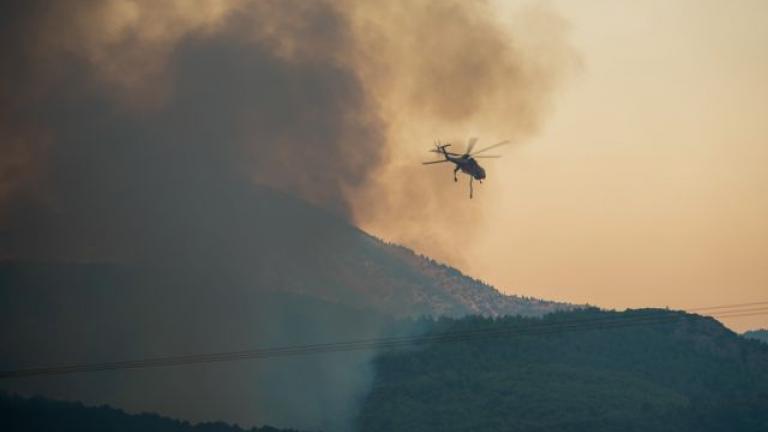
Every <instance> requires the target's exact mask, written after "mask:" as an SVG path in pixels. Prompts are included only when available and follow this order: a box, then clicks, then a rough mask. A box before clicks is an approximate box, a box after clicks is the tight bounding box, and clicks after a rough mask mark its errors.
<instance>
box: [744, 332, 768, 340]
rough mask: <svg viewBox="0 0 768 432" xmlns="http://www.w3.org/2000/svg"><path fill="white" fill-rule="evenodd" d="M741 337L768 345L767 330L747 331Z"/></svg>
mask: <svg viewBox="0 0 768 432" xmlns="http://www.w3.org/2000/svg"><path fill="white" fill-rule="evenodd" d="M742 335H743V336H744V337H745V338H748V339H755V340H759V341H761V342H765V343H768V330H766V329H758V330H748V331H745V332H744V333H743V334H742Z"/></svg>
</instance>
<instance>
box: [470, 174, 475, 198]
mask: <svg viewBox="0 0 768 432" xmlns="http://www.w3.org/2000/svg"><path fill="white" fill-rule="evenodd" d="M474 179H475V178H474V177H472V176H469V199H472V180H474Z"/></svg>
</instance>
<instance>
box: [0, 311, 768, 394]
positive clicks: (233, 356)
mask: <svg viewBox="0 0 768 432" xmlns="http://www.w3.org/2000/svg"><path fill="white" fill-rule="evenodd" d="M759 305H768V302H753V303H742V304H735V305H721V306H710V307H704V308H697V309H691V310H690V311H694V310H695V311H704V310H718V312H716V313H713V314H711V315H710V316H711V317H718V318H734V317H745V316H757V315H767V314H768V306H763V307H753V308H746V307H748V306H759ZM630 314H631V315H629V316H627V315H622V316H606V317H599V318H581V319H572V320H558V319H557V318H556V317H554V318H553V317H549V318H543V319H540V322H537V323H532V324H526V325H507V326H501V327H498V326H495V327H491V328H486V329H474V330H455V331H447V332H444V333H440V334H433V335H420V336H401V337H387V338H375V339H359V340H352V341H344V342H335V343H325V344H312V345H294V346H285V347H273V348H263V349H255V350H246V351H235V352H222V353H210V354H197V355H186V356H170V357H158V358H147V359H139V360H128V361H116V362H105V363H93V364H79V365H68V366H55V367H40V368H28V369H17V370H9V371H0V379H2V378H19V377H31V376H42V375H61V374H70V373H79V372H96V371H105V370H117V369H138V368H149V367H160V366H181V365H187V364H203V363H214V362H224V361H235V360H246V359H267V358H275V357H293V356H303V355H314V354H323V353H332V352H347V351H358V350H372V349H380V350H384V349H396V348H407V347H413V346H418V345H424V344H430V343H449V342H460V341H466V340H472V339H476V338H489V337H500V336H504V337H522V336H542V335H550V334H557V333H565V332H572V331H589V330H610V329H616V328H625V327H636V326H649V325H659V324H666V323H672V322H675V321H679V320H683V319H687V318H690V316H689V315H683V314H681V313H679V312H673V311H658V310H652V311H633V312H630Z"/></svg>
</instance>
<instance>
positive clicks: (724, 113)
mask: <svg viewBox="0 0 768 432" xmlns="http://www.w3.org/2000/svg"><path fill="white" fill-rule="evenodd" d="M497 5H498V10H499V11H501V12H502V13H501V14H500V16H499V19H500V20H502V21H503V23H504V25H505V26H506V27H507V28H508V29H509V32H510V37H511V38H517V40H516V41H515V42H513V44H515V43H516V45H515V46H518V47H522V48H521V49H522V50H523V51H526V52H529V53H532V54H530V58H533V59H534V60H536V61H541V62H545V63H546V62H548V61H550V59H548V58H537V55H538V54H536V53H537V51H536V47H538V46H542V45H543V46H546V45H547V44H549V43H550V42H552V41H550V38H553V39H554V38H559V39H562V40H565V41H567V44H568V45H570V46H571V47H572V48H573V53H572V54H570V53H569V54H568V55H567V56H565V57H567V61H568V62H569V63H571V65H570V66H569V67H568V68H567V69H568V71H567V73H565V75H566V77H565V78H563V80H562V81H563V83H562V85H560V86H559V87H558V90H557V91H556V92H554V95H553V97H552V101H551V105H552V106H551V108H550V110H549V113H548V114H547V115H544V116H543V117H544V118H543V119H542V120H541V121H540V125H539V126H538V130H537V131H536V132H534V133H531V134H529V135H528V136H526V137H522V138H519V139H515V141H516V143H517V144H516V145H515V146H514V147H509V148H507V149H505V150H504V158H503V159H500V160H486V161H484V165H485V166H486V168H487V171H488V175H489V178H488V180H487V181H486V182H485V184H483V185H482V186H480V188H479V189H478V191H479V193H478V194H477V195H476V198H475V199H474V200H472V201H469V200H467V197H466V193H467V191H466V178H463V179H462V181H461V182H460V183H459V185H454V184H453V181H452V178H451V173H450V169H449V168H447V167H445V166H441V165H438V166H437V167H441V168H442V169H440V168H432V167H429V168H428V167H424V168H423V169H425V170H427V169H431V170H436V171H437V172H439V175H440V176H442V181H443V182H444V187H445V188H449V189H450V190H451V191H452V192H453V194H454V195H453V198H452V199H455V200H458V201H460V205H461V206H464V207H467V208H469V210H467V209H459V212H460V215H459V216H456V215H452V214H451V212H452V211H453V210H454V209H455V208H456V205H455V203H445V206H446V211H445V213H444V214H443V215H442V218H444V219H445V220H446V221H447V222H441V223H438V225H436V226H437V227H438V228H440V230H442V232H443V234H441V233H440V232H438V231H436V230H433V229H430V228H424V229H423V231H422V233H421V234H420V233H419V230H412V229H406V230H402V229H399V228H398V227H396V226H391V225H387V224H385V223H382V222H381V221H379V222H376V221H373V222H369V223H368V224H367V225H366V224H364V227H365V228H367V229H369V230H370V231H372V232H374V233H376V234H379V235H381V236H382V237H384V238H387V239H392V240H395V241H400V242H403V243H406V244H408V245H410V246H412V247H414V248H415V249H417V250H418V251H420V252H423V253H425V254H427V255H433V256H436V257H437V258H438V259H442V260H445V261H448V262H449V263H452V264H455V265H458V266H459V267H460V268H461V269H462V270H463V271H465V272H466V273H469V274H471V275H473V276H475V277H478V278H481V279H483V280H486V281H488V282H490V283H492V284H493V285H495V286H496V287H497V288H499V289H500V290H502V291H504V292H508V293H516V294H522V295H530V296H536V297H541V298H546V299H557V300H565V301H571V302H576V303H590V304H594V305H598V306H604V307H611V308H625V307H643V306H669V307H673V308H694V307H699V306H710V305H722V304H732V303H742V302H752V301H762V300H766V299H768V170H766V167H768V78H766V77H768V25H766V23H768V2H765V1H760V0H755V1H746V0H739V1H734V2H722V1H715V0H712V1H702V0H695V1H683V0H677V1H673V2H669V1H643V2H637V1H631V0H626V1H616V0H610V1H608V0H594V1H579V2H572V1H567V0H563V1H550V2H545V3H543V4H539V3H530V2H497ZM538 9H542V10H546V16H547V17H548V18H546V20H550V21H551V20H553V19H554V20H558V19H560V20H562V23H560V24H563V25H558V26H557V28H556V29H554V30H553V32H556V34H552V33H550V34H548V33H547V32H546V31H544V32H542V31H538V32H536V33H535V35H534V36H530V34H527V32H525V31H524V28H525V26H526V25H530V22H531V20H530V19H521V17H530V16H531V13H530V12H531V11H532V10H533V11H534V16H535V15H536V13H535V11H536V10H538ZM521 11H523V12H522V14H521ZM552 17H555V18H552ZM558 17H559V18H558ZM533 21H535V20H533ZM521 26H522V27H521ZM539 30H541V28H539ZM531 33H532V32H531ZM559 43H560V42H558V44H559ZM540 52H542V53H544V54H541V55H545V54H546V55H549V54H547V53H550V54H551V50H541V51H540ZM560 57H562V56H560ZM556 61H563V60H562V59H560V60H556ZM410 120H411V121H410V122H408V121H407V120H405V119H404V120H402V121H400V122H398V121H397V120H394V121H393V126H392V135H393V139H395V140H399V141H400V142H401V144H399V149H400V151H401V155H399V157H400V159H401V161H400V163H409V164H418V161H419V160H420V159H419V158H421V160H427V159H428V153H426V152H425V150H426V149H427V148H428V147H429V145H430V142H431V140H432V139H433V138H437V137H438V135H440V134H442V136H443V137H446V136H447V137H458V136H462V137H467V136H472V135H477V136H480V137H481V141H480V145H482V144H491V143H493V142H496V141H499V140H501V139H503V138H506V137H507V136H503V134H504V133H505V132H506V129H505V125H504V124H503V122H504V121H503V119H500V118H499V117H498V116H494V117H493V118H492V119H490V120H489V119H488V118H483V113H482V112H479V113H478V114H477V115H475V116H474V117H472V119H470V120H469V121H466V122H462V123H460V124H456V123H448V122H442V123H441V122H431V123H430V122H426V123H425V122H416V121H413V120H414V119H410ZM413 123H418V124H416V125H414V124H413ZM403 159H405V161H403ZM419 168H420V169H421V168H422V167H419ZM425 175H429V176H432V175H433V172H432V171H430V173H429V174H425ZM383 178H387V177H386V175H384V174H383ZM441 199H445V196H444V195H441ZM411 204H412V205H414V206H419V205H421V203H418V202H414V203H411ZM418 222H419V223H420V224H423V221H418ZM467 224H472V226H471V227H468V226H467ZM446 228H450V233H447V234H446V233H445V229H446ZM465 228H466V229H465ZM726 323H727V324H728V325H729V326H731V327H732V328H735V329H739V330H742V329H746V328H754V327H768V317H765V316H758V317H746V318H733V319H731V320H727V321H726Z"/></svg>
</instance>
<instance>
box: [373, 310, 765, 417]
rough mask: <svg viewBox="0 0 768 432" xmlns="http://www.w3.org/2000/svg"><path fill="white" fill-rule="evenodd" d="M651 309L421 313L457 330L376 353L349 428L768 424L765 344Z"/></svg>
mask: <svg viewBox="0 0 768 432" xmlns="http://www.w3.org/2000/svg"><path fill="white" fill-rule="evenodd" d="M649 314H650V315H649ZM653 314H657V315H656V316H665V317H666V316H669V314H670V313H669V312H665V311H649V310H643V311H629V312H624V313H616V312H605V311H598V310H594V309H589V310H580V311H572V312H562V313H556V314H553V315H551V316H548V317H545V318H544V319H541V320H539V319H532V318H500V319H487V318H476V317H469V318H465V319H458V320H453V319H441V320H438V321H425V322H422V323H421V325H423V326H424V327H425V332H426V333H425V334H426V335H427V336H439V335H441V334H443V335H446V334H447V335H467V336H466V337H465V336H460V337H458V339H459V340H452V341H451V342H450V343H439V342H433V343H430V344H429V345H427V346H424V347H421V348H419V347H417V348H414V349H412V350H407V351H393V352H390V353H388V354H384V355H382V356H380V357H379V358H378V359H377V362H376V371H377V376H376V379H375V383H374V388H373V390H372V392H371V393H370V395H369V396H368V398H367V400H366V402H365V404H364V406H363V409H362V412H361V414H360V417H359V419H358V424H359V426H360V430H363V431H366V432H375V431H392V430H397V431H465V430H472V431H542V430H544V431H547V430H552V431H555V430H556V431H590V432H594V431H617V430H623V431H643V432H649V431H679V430H696V431H726V430H727V431H765V430H768V346H765V345H763V344H761V343H758V342H756V341H750V340H745V339H743V338H740V337H739V336H738V335H736V334H735V333H733V332H731V331H729V330H728V329H726V328H725V327H723V326H722V325H721V324H720V323H718V322H717V321H715V320H713V319H710V318H703V317H698V316H693V315H683V314H679V315H675V316H679V317H681V318H680V319H677V320H675V321H674V322H671V321H667V320H654V319H648V318H647V317H648V316H654V315H653ZM658 314H662V315H658ZM659 321H662V322H661V323H659ZM450 337H452V338H453V336H450Z"/></svg>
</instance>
